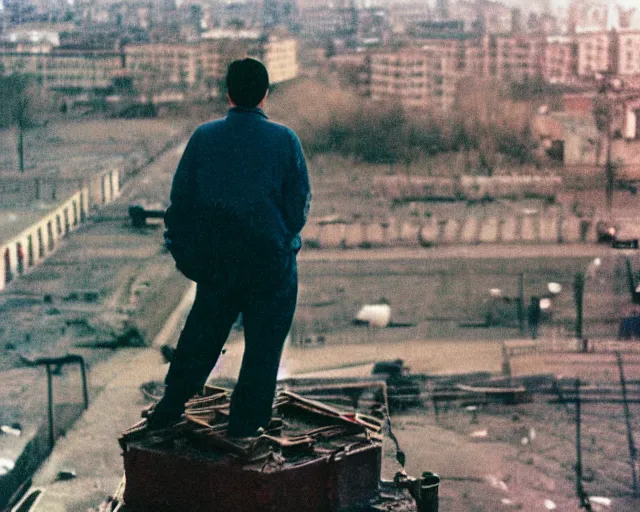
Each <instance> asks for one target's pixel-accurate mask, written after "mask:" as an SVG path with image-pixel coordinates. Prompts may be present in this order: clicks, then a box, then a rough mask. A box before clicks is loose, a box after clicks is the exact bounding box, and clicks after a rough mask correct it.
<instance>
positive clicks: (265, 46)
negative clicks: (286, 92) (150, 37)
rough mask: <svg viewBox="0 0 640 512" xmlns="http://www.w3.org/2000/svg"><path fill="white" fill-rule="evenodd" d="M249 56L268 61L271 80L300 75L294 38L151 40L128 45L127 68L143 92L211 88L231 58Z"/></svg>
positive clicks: (286, 78)
mask: <svg viewBox="0 0 640 512" xmlns="http://www.w3.org/2000/svg"><path fill="white" fill-rule="evenodd" d="M245 56H253V57H256V58H259V59H260V60H262V61H263V62H264V63H265V65H266V67H267V70H268V71H269V77H270V80H271V83H274V84H275V83H280V82H284V81H287V80H291V79H293V78H295V77H296V76H297V75H298V63H297V43H296V41H295V39H292V38H285V37H278V36H269V37H267V38H245V39H239V38H233V39H230V38H223V39H213V38H212V39H203V40H201V41H198V42H196V43H149V44H140V45H128V46H127V47H126V48H125V58H126V68H127V71H128V72H129V73H130V74H131V76H132V77H133V79H134V85H135V87H136V88H137V89H139V90H141V91H149V90H153V89H163V88H177V89H182V90H200V89H211V88H212V87H214V86H215V84H216V83H217V82H218V81H219V80H221V79H222V78H224V76H225V73H226V68H227V65H228V63H229V62H230V61H231V60H233V59H238V58H242V57H245Z"/></svg>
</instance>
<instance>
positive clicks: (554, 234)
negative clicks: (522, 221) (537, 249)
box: [540, 212, 560, 243]
mask: <svg viewBox="0 0 640 512" xmlns="http://www.w3.org/2000/svg"><path fill="white" fill-rule="evenodd" d="M559 229H560V223H559V218H558V215H557V214H556V213H555V212H554V213H546V214H543V215H541V216H540V241H541V242H549V243H557V242H558V239H559Z"/></svg>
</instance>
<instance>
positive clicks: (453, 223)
mask: <svg viewBox="0 0 640 512" xmlns="http://www.w3.org/2000/svg"><path fill="white" fill-rule="evenodd" d="M459 235H460V223H459V222H458V221H457V220H455V219H449V220H447V221H446V223H445V225H444V229H443V230H442V238H441V242H442V243H445V244H453V243H456V242H457V241H458V237H459Z"/></svg>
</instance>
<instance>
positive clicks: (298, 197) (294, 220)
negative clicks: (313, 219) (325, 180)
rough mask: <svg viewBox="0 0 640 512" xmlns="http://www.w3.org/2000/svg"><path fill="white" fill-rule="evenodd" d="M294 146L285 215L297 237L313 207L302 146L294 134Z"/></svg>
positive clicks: (285, 199)
mask: <svg viewBox="0 0 640 512" xmlns="http://www.w3.org/2000/svg"><path fill="white" fill-rule="evenodd" d="M292 145H293V151H292V153H293V155H292V165H291V168H290V170H289V172H288V173H287V175H286V177H285V183H284V214H285V223H286V225H287V229H288V230H289V232H290V233H291V234H292V235H294V236H296V235H298V234H299V233H300V231H302V228H303V227H304V225H305V223H306V222H307V216H308V214H309V207H310V205H311V188H310V186H309V173H308V171H307V162H306V161H305V158H304V153H303V151H302V146H301V144H300V140H299V139H298V137H297V135H295V134H294V133H293V132H292Z"/></svg>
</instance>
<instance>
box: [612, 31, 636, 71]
mask: <svg viewBox="0 0 640 512" xmlns="http://www.w3.org/2000/svg"><path fill="white" fill-rule="evenodd" d="M616 46H617V51H616V62H615V70H616V74H617V75H619V76H622V77H626V76H632V75H640V30H621V31H620V32H619V33H618V34H617V45H616Z"/></svg>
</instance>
